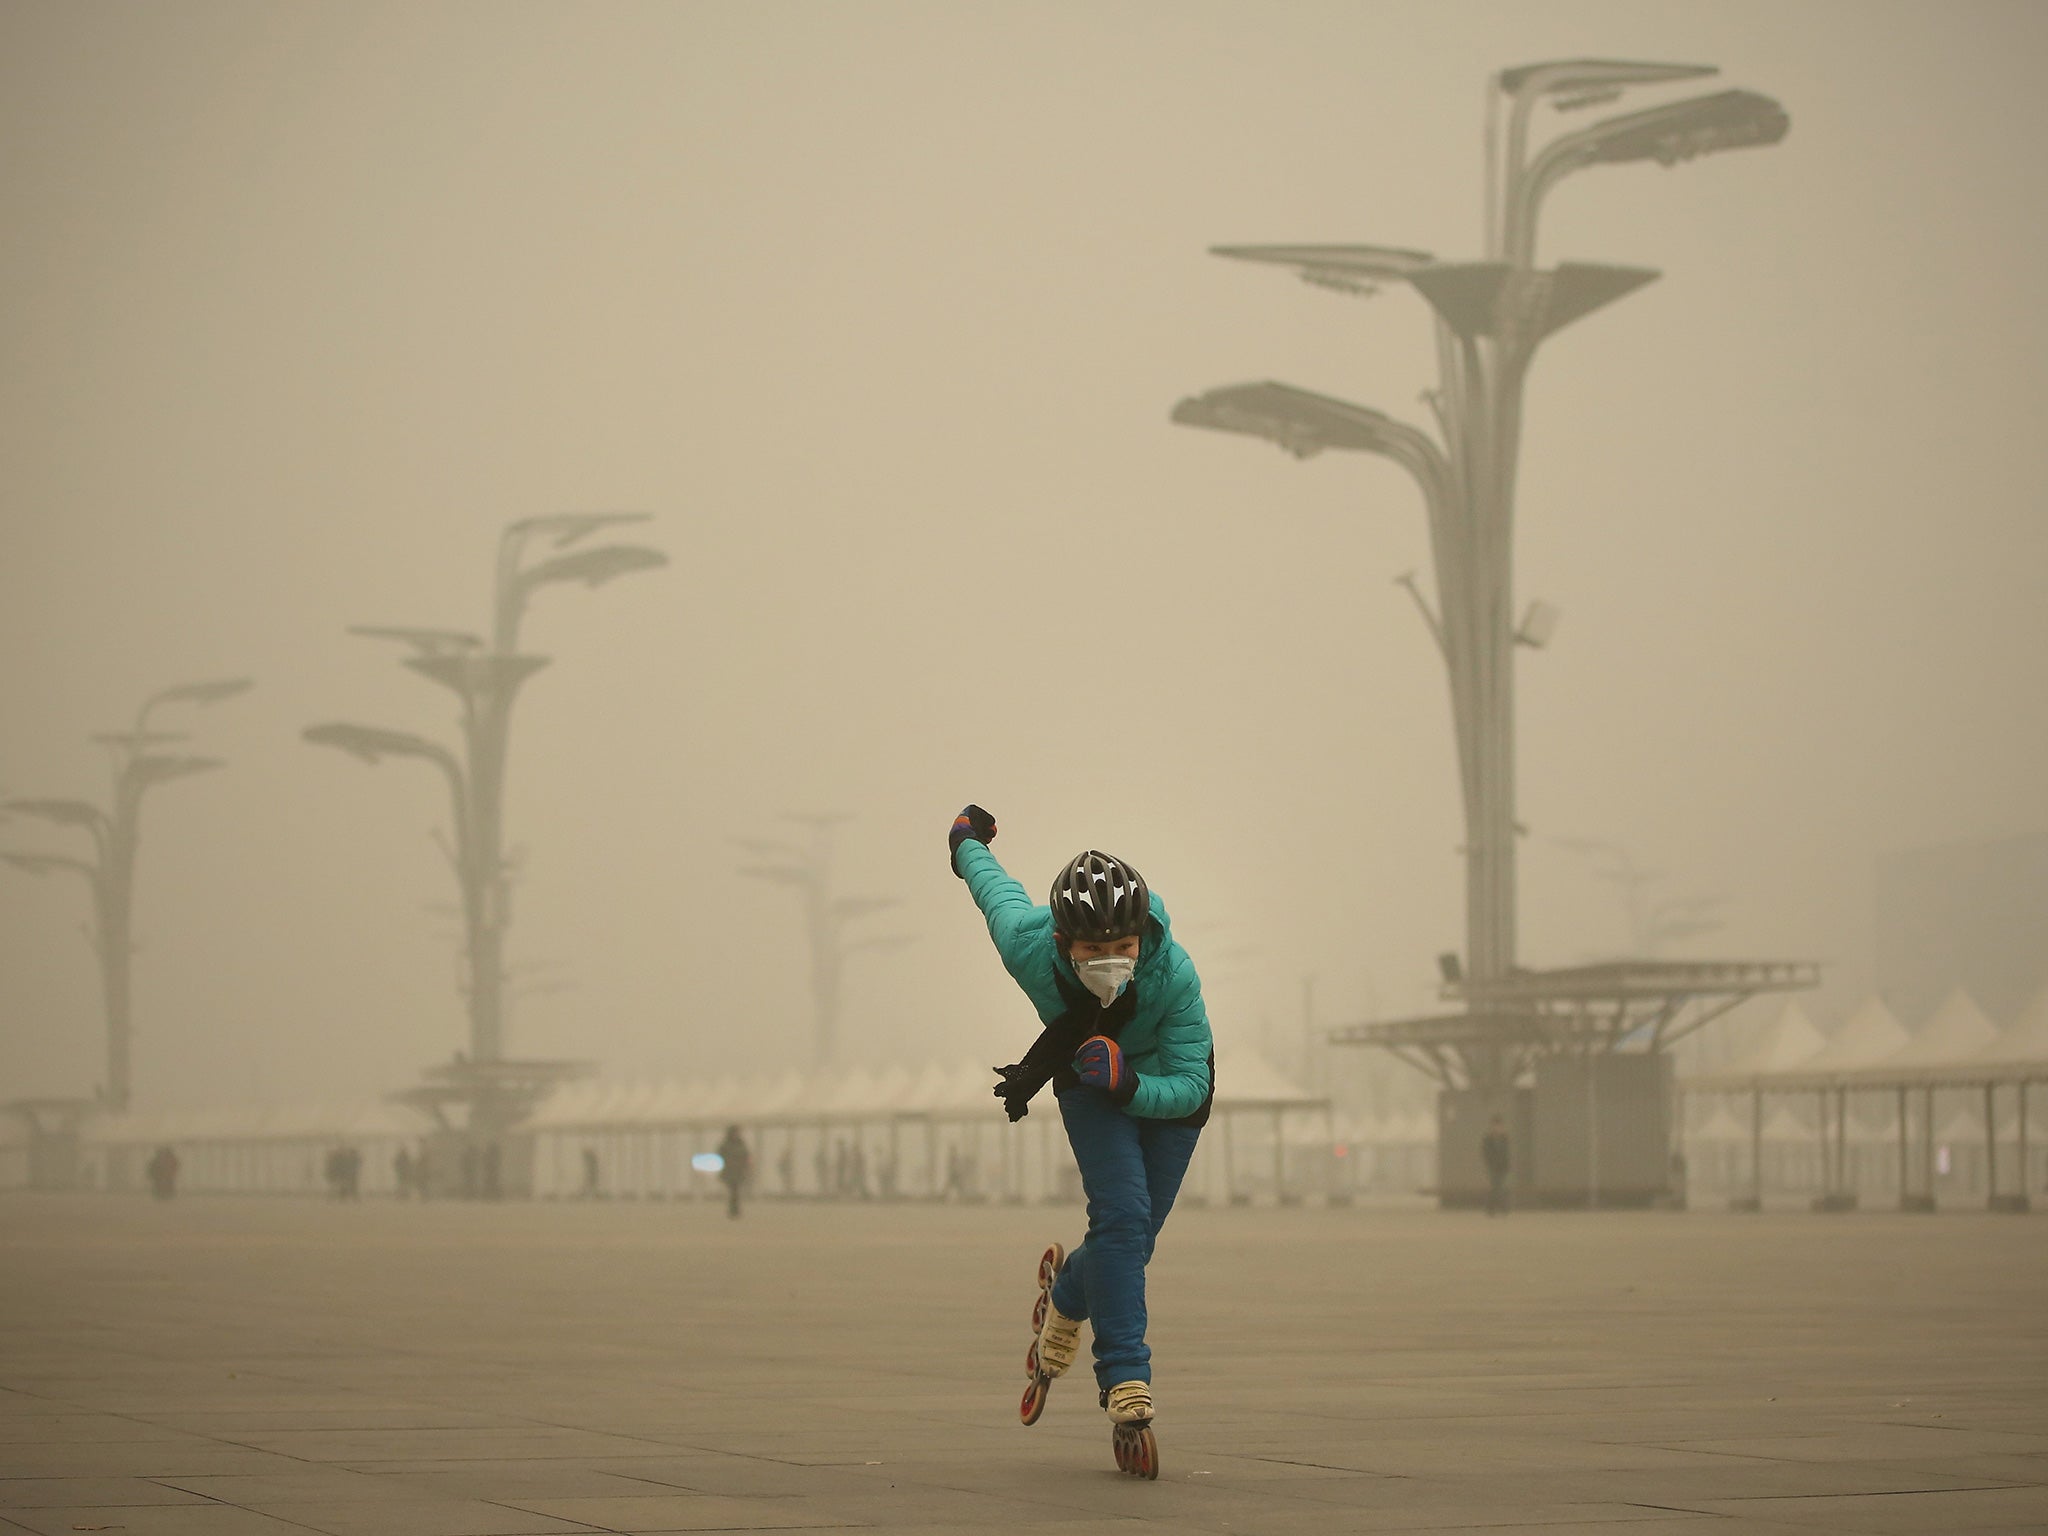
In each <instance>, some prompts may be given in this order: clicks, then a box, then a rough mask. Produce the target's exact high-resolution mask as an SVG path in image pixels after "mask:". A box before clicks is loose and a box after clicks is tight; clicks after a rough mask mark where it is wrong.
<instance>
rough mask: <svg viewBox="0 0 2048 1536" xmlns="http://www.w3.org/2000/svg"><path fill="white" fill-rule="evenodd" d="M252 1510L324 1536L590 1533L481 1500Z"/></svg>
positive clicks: (318, 1503) (316, 1503) (325, 1503)
mask: <svg viewBox="0 0 2048 1536" xmlns="http://www.w3.org/2000/svg"><path fill="white" fill-rule="evenodd" d="M256 1508H257V1510H258V1512H259V1513H262V1514H265V1515H271V1516H275V1517H276V1518H278V1519H280V1520H285V1521H289V1522H290V1523H291V1524H292V1525H293V1526H295V1527H298V1528H300V1529H302V1530H314V1531H322V1532H325V1533H327V1536H561V1533H563V1532H587V1531H590V1530H592V1529H595V1527H592V1526H588V1525H582V1524H579V1523H577V1522H576V1521H573V1520H559V1519H556V1518H554V1517H553V1516H551V1515H543V1514H537V1513H534V1512H533V1511H531V1510H524V1509H515V1508H512V1507H510V1506H508V1505H504V1504H493V1503H489V1502H487V1501H485V1500H482V1499H351V1500H346V1501H332V1500H313V1501H281V1502H279V1503H275V1504H271V1503H265V1504H261V1505H258V1506H256Z"/></svg>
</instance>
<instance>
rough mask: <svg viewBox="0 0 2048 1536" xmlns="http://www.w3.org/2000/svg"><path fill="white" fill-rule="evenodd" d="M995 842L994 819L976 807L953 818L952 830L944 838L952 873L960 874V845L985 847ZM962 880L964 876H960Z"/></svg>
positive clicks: (973, 806)
mask: <svg viewBox="0 0 2048 1536" xmlns="http://www.w3.org/2000/svg"><path fill="white" fill-rule="evenodd" d="M995 840H996V819H995V817H993V816H991V815H989V813H988V812H987V811H984V810H983V809H982V808H981V807H980V806H978V805H970V806H968V807H967V809H966V810H964V811H962V812H961V813H960V814H959V815H958V816H955V817H954V818H953V830H952V832H951V834H950V835H949V836H948V837H947V838H946V856H947V857H948V858H949V859H950V860H951V861H952V864H953V873H954V874H956V875H958V874H960V859H959V853H960V845H961V844H962V843H980V844H981V845H982V846H983V847H987V846H988V845H989V844H990V843H992V842H994V841H995ZM961 878H962V879H963V880H964V879H965V878H966V876H964V875H961Z"/></svg>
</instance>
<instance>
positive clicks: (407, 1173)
mask: <svg viewBox="0 0 2048 1536" xmlns="http://www.w3.org/2000/svg"><path fill="white" fill-rule="evenodd" d="M391 1192H392V1193H393V1194H395V1195H396V1196H398V1198H399V1199H401V1200H407V1199H410V1198H411V1197H412V1149H411V1148H409V1147H400V1148H399V1149H398V1150H397V1152H395V1153H393V1154H392V1158H391Z"/></svg>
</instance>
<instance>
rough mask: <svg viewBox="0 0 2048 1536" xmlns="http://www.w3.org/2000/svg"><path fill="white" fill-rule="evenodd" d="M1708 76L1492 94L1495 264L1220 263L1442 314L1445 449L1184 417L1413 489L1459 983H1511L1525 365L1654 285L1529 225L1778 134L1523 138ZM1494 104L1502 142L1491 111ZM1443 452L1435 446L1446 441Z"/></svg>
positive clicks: (1395, 257)
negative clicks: (1547, 116)
mask: <svg viewBox="0 0 2048 1536" xmlns="http://www.w3.org/2000/svg"><path fill="white" fill-rule="evenodd" d="M1713 72H1714V71H1713V69H1712V68H1711V67H1708V66H1699V65H1674V64H1646V63H1626V62H1617V61H1608V60H1566V61H1559V62H1555V63H1546V64H1536V65H1528V66H1525V67H1523V68H1520V69H1513V70H1508V71H1505V72H1503V73H1502V74H1500V75H1498V76H1496V77H1495V80H1494V82H1493V89H1492V90H1491V91H1490V92H1489V98H1488V99H1489V103H1490V108H1491V109H1492V110H1490V112H1489V128H1488V147H1487V167H1488V188H1487V195H1486V210H1485V213H1486V229H1487V258H1488V259H1487V260H1485V261H1479V262H1443V261H1438V260H1436V259H1435V258H1434V257H1432V256H1430V255H1429V254H1427V253H1426V252H1421V251H1414V250H1407V249H1404V248H1400V247H1391V246H1362V245H1348V246H1218V247H1216V248H1215V251H1216V254H1218V255H1221V256H1229V257H1233V258H1236V259H1240V260H1248V261H1261V262H1269V263H1274V264H1278V265H1281V266H1285V267H1290V268H1292V269H1293V270H1294V271H1295V272H1296V274H1297V275H1298V276H1300V277H1301V278H1303V279H1304V280H1305V281H1308V282H1311V283H1314V284H1316V285H1318V286H1322V287H1327V288H1334V289H1336V290H1338V291H1340V292H1347V293H1355V294H1370V293H1373V292H1375V291H1377V289H1378V288H1379V287H1380V286H1383V285H1385V284H1388V283H1397V282H1398V283H1407V284H1408V285H1410V286H1411V287H1413V288H1415V289H1416V290H1417V291H1418V292H1419V293H1421V294H1422V296H1423V298H1424V299H1425V300H1426V301H1427V302H1428V303H1429V305H1430V306H1431V308H1432V309H1433V310H1434V311H1435V313H1436V338H1437V357H1438V375H1439V376H1438V385H1437V388H1436V389H1435V390H1434V391H1432V392H1431V393H1430V394H1429V395H1428V396H1427V397H1426V398H1427V400H1428V402H1429V405H1430V407H1431V409H1432V411H1433V413H1434V415H1435V418H1436V425H1437V429H1438V436H1437V437H1432V436H1431V435H1429V434H1428V433H1426V432H1424V431H1423V430H1422V429H1420V428H1417V427H1414V426H1410V425H1408V424H1406V423H1403V422H1399V421H1395V420H1393V419H1392V418H1390V417H1387V416H1384V415H1382V414H1381V413H1379V412H1377V411H1372V410H1368V409H1366V408H1365V407H1362V406H1357V405H1353V404H1350V403H1349V402H1346V401H1343V400H1337V399H1333V398H1331V397H1329V396H1327V395H1320V394H1315V393H1312V392H1311V391H1308V390H1303V389H1296V388H1294V387H1292V386H1290V385H1286V384H1276V383H1270V382H1269V383H1260V384H1239V385H1231V386H1228V387H1225V388H1222V389H1216V390H1211V391H1209V392H1208V393H1206V394H1203V395H1198V396H1194V397H1192V398H1189V399H1185V400H1182V401H1181V402H1180V403H1179V404H1178V405H1177V406H1176V407H1175V408H1174V411H1173V419H1174V420H1175V421H1177V422H1180V423H1183V424H1185V425H1188V426H1199V427H1208V428H1213V429H1218V430H1222V431H1229V432H1243V433H1249V434H1252V435H1254V436H1259V437H1264V438H1267V439H1269V440H1271V441H1273V442H1275V443H1277V444H1279V445H1280V446H1281V447H1282V448H1284V449H1286V450H1287V451H1289V452H1290V453H1293V454H1295V455H1296V456H1297V457H1301V458H1307V457H1309V456H1311V455H1313V454H1316V453H1320V452H1322V451H1323V450H1324V449H1328V448H1340V449H1349V450H1353V451H1357V452H1364V453H1374V454H1379V455H1382V456H1384V457H1387V458H1391V459H1393V460H1395V461H1396V462H1397V463H1399V464H1400V465H1402V467H1403V468H1405V469H1407V470H1408V471H1409V473H1410V474H1411V475H1413V476H1414V477H1415V479H1416V482H1417V484H1418V486H1419V487H1420V489H1421V492H1422V498H1423V503H1424V506H1425V508H1426V510H1427V513H1428V518H1429V532H1430V545H1431V553H1432V557H1433V564H1434V567H1435V572H1436V584H1437V606H1436V609H1435V611H1434V612H1432V611H1431V610H1430V608H1429V606H1428V604H1427V602H1426V601H1424V600H1423V598H1422V596H1421V594H1420V592H1419V591H1416V590H1415V589H1414V588H1413V587H1412V586H1411V588H1410V590H1411V592H1413V593H1414V595H1415V597H1416V601H1417V603H1418V604H1419V605H1420V606H1421V608H1422V610H1423V615H1424V618H1425V619H1426V620H1427V622H1428V624H1429V628H1430V632H1431V634H1432V636H1433V637H1434V639H1435V641H1436V643H1437V646H1438V649H1439V650H1440V651H1441V652H1442V654H1443V658H1444V664H1445V669H1446V671H1447V673H1448V676H1449V683H1450V694H1451V717H1452V722H1453V726H1454V728H1455V732H1456V736H1457V746H1458V766H1459V777H1460V787H1461V790H1462V794H1463V800H1464V808H1465V843H1464V855H1465V927H1466V955H1465V972H1466V974H1467V977H1468V978H1469V979H1470V980H1471V981H1473V982H1476V983H1479V984H1481V985H1485V984H1489V983H1497V982H1501V981H1504V980H1506V979H1507V978H1508V977H1509V976H1510V975H1511V974H1513V972H1514V971H1515V969H1516V935H1515V838H1516V834H1517V831H1518V827H1517V825H1516V820H1515V791H1514V783H1515V773H1514V766H1515V745H1514V647H1515V645H1516V644H1517V643H1521V644H1527V645H1540V644H1541V643H1542V642H1543V639H1544V638H1545V637H1546V635H1547V630H1548V627H1549V623H1550V619H1551V617H1552V616H1551V615H1549V613H1548V610H1547V609H1544V608H1543V607H1542V605H1537V607H1535V608H1532V609H1531V611H1530V612H1529V614H1528V615H1526V616H1525V617H1524V618H1523V619H1522V620H1521V622H1520V623H1519V624H1518V623H1517V621H1516V618H1515V604H1514V582H1513V532H1514V492H1515V478H1516V468H1517V462H1518V457H1519V449H1520V440H1521V421H1522V393H1523V388H1524V384H1525V380H1526V378H1527V375H1528V370H1529V367H1530V364H1531V363H1532V361H1533V360H1534V358H1535V353H1536V348H1537V346H1538V344H1539V343H1541V342H1542V341H1543V339H1544V338H1545V337H1547V336H1549V335H1550V334H1551V333H1552V332H1554V331H1557V330H1559V329H1561V328H1562V327H1564V326H1566V325H1568V324H1570V323H1571V322H1572V321H1574V320H1576V319H1579V318H1581V317H1582V316H1584V315H1588V314H1591V313H1592V312H1593V311H1594V310H1596V309H1599V308H1602V307H1603V306H1605V305H1607V304H1610V303H1612V302H1613V301H1614V300H1616V299H1618V298H1621V297H1622V296H1623V295H1625V294H1627V293H1629V292H1632V291H1633V290H1634V289H1636V288H1639V287H1641V286H1642V285H1643V284H1645V283H1647V282H1649V281H1651V280H1652V279H1653V278H1654V277H1656V275H1657V274H1656V273H1655V272H1652V271H1648V270H1645V269H1642V268H1635V267H1613V266H1597V265H1590V264H1585V263H1571V262H1567V263H1563V264H1561V265H1559V266H1557V267H1555V268H1552V269H1548V270H1544V269H1539V268H1537V267H1536V266H1535V250H1536V224H1537V214H1538V212H1539V210H1540V208H1541V204H1542V200H1543V198H1544V196H1545V195H1546V194H1547V193H1548V192H1549V190H1550V189H1551V188H1552V187H1553V186H1555V185H1556V183H1557V182H1558V181H1559V180H1561V179H1562V178H1563V177H1565V176H1566V175H1568V174H1570V173H1571V172H1573V171H1576V170H1579V169H1582V168H1584V167H1586V166H1589V165H1598V164H1622V163H1627V162H1632V161H1643V160H1654V161H1657V162H1658V163H1660V164H1664V165H1670V164H1675V163H1676V162H1678V161H1680V160H1684V159H1690V158H1691V157H1693V156H1695V155H1699V154H1704V153H1709V152H1711V151H1714V150H1720V149H1734V148H1739V147H1742V146H1745V145H1755V144H1771V143H1775V142H1777V140H1778V139H1780V138H1782V137H1783V136H1784V134H1785V131H1786V129H1787V127H1788V125H1789V119H1788V118H1787V117H1786V115H1785V113H1784V111H1783V110H1782V109H1781V108H1780V107H1779V106H1778V104H1777V103H1776V102H1774V101H1771V100H1770V99H1768V98H1767V97H1763V96H1758V95H1754V94H1752V93H1749V92H1745V91H1724V92H1719V93H1716V94H1712V95H1706V96H1698V97H1693V98H1689V99H1687V100H1684V101H1678V102H1673V103H1669V104H1667V105H1664V106H1659V107H1653V108H1651V109H1649V110H1647V111H1643V112H1635V113H1630V114H1626V115H1623V116H1619V117H1613V118H1609V119H1606V120H1604V121H1601V122H1597V123H1595V124H1593V125H1592V126H1591V127H1589V128H1585V129H1582V130H1580V131H1578V132H1576V133H1570V134H1566V135H1563V136H1562V137H1560V138H1558V139H1556V140H1555V141H1553V142H1552V143H1550V144H1548V145H1546V146H1545V147H1544V148H1543V149H1542V150H1541V151H1540V152H1538V153H1537V155H1536V156H1535V158H1534V159H1533V160H1531V159H1529V157H1528V128H1529V120H1530V116H1531V114H1532V113H1533V112H1534V110H1535V108H1536V106H1537V105H1538V104H1540V103H1541V102H1543V101H1546V100H1548V101H1549V102H1550V103H1551V104H1552V105H1553V106H1555V107H1556V108H1558V109H1559V110H1574V109H1577V108H1580V107H1586V106H1591V105H1594V104H1596V103H1598V102H1605V101H1610V100H1613V99H1614V98H1615V97H1616V96H1618V95H1619V94H1620V93H1621V92H1622V91H1624V90H1626V89H1628V88H1631V87H1635V86H1641V85H1653V84H1662V83H1666V82H1670V81H1674V80H1682V79H1691V78H1697V77H1699V76H1702V75H1707V74H1712V73H1713ZM1503 102H1504V103H1505V104H1506V106H1507V110H1508V123H1507V128H1506V134H1505V141H1504V142H1503V137H1502V132H1501V126H1500V123H1499V118H1498V111H1497V108H1498V106H1499V105H1500V104H1502V103H1503ZM1439 439H1440V441H1439ZM1467 1068H1468V1070H1469V1072H1470V1074H1471V1080H1472V1082H1473V1084H1474V1086H1478V1087H1484V1088H1487V1089H1489V1090H1498V1089H1499V1088H1501V1087H1504V1086H1505V1083H1504V1082H1503V1081H1502V1077H1503V1074H1504V1073H1505V1072H1506V1071H1508V1070H1509V1069H1508V1066H1507V1060H1506V1057H1505V1055H1504V1054H1503V1053H1502V1052H1500V1051H1499V1050H1486V1049H1480V1050H1478V1051H1476V1052H1467Z"/></svg>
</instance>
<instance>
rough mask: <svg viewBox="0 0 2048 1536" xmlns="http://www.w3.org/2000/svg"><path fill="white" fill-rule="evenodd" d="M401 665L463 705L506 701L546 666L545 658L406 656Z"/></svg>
mask: <svg viewBox="0 0 2048 1536" xmlns="http://www.w3.org/2000/svg"><path fill="white" fill-rule="evenodd" d="M405 664H406V665H407V666H408V667H411V668H412V669H413V671H415V672H417V673H419V674H420V676H422V677H427V678H431V679H433V680H434V681H435V682H437V683H439V684H440V685H441V686H442V687H443V688H447V689H450V690H452V691H453V692H454V693H455V694H456V696H457V697H459V698H460V699H461V700H462V702H463V703H464V704H465V705H469V706H474V705H475V703H476V702H477V701H478V700H479V699H489V698H496V697H500V696H503V697H506V698H510V697H511V696H512V694H513V693H514V692H516V691H517V689H518V688H519V686H520V685H521V684H522V683H524V682H525V681H526V680H527V679H528V678H529V677H531V676H533V674H534V673H536V672H538V671H540V669H541V668H542V667H545V666H546V665H547V664H548V658H547V657H545V656H512V655H489V656H477V655H471V654H468V653H464V654H460V655H457V654H452V653H451V654H443V655H438V656H434V655H428V656H408V657H406V659H405Z"/></svg>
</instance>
